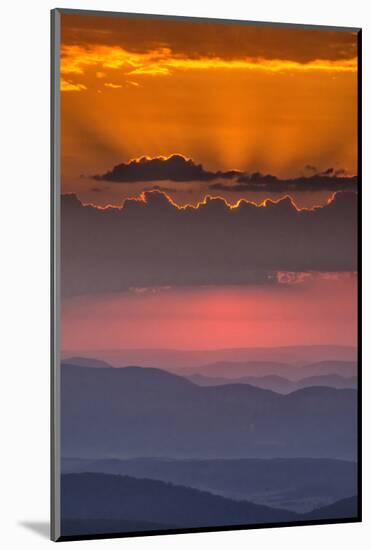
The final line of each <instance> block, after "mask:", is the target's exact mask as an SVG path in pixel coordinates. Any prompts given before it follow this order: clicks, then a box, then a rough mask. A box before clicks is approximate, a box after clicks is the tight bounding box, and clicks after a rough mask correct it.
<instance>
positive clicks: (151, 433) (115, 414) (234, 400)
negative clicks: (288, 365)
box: [61, 365, 357, 459]
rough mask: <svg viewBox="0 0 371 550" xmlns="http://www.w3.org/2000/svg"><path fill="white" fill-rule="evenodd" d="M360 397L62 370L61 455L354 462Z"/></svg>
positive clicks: (138, 371)
mask: <svg viewBox="0 0 371 550" xmlns="http://www.w3.org/2000/svg"><path fill="white" fill-rule="evenodd" d="M356 395H357V394H356V391H355V390H351V389H344V390H336V389H332V388H328V387H311V388H304V389H301V390H298V391H295V392H293V393H290V394H288V395H281V394H278V393H275V392H273V391H269V390H264V389H261V388H257V387H254V386H251V385H248V384H239V385H238V384H229V385H223V386H215V387H201V386H197V385H195V384H193V383H192V382H191V381H189V380H187V379H185V378H182V377H180V376H177V375H174V374H171V373H169V372H166V371H163V370H160V369H151V368H140V367H127V368H120V369H117V368H112V369H110V368H87V367H78V366H67V365H65V366H63V367H62V374H61V407H62V421H61V429H62V430H61V431H62V453H63V455H64V456H82V457H87V458H105V457H107V455H108V456H115V455H116V456H117V455H118V456H125V457H135V456H151V457H156V456H157V457H161V456H172V457H183V458H186V457H189V458H197V457H199V458H238V457H241V458H242V457H244V458H246V457H260V458H264V457H266V458H271V457H313V458H315V457H318V458H324V457H326V458H345V459H354V458H355V454H356V435H357V426H356V411H357V397H356Z"/></svg>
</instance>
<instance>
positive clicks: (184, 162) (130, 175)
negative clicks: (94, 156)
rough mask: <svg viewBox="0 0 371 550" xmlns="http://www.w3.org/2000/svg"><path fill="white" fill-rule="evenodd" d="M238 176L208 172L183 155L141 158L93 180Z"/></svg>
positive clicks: (130, 180) (201, 178) (231, 173)
mask: <svg viewBox="0 0 371 550" xmlns="http://www.w3.org/2000/svg"><path fill="white" fill-rule="evenodd" d="M239 174H241V172H238V171H236V170H229V171H227V172H220V171H217V172H209V171H208V170H205V169H204V168H203V166H202V164H196V163H195V162H194V161H193V160H192V159H187V158H185V157H184V156H183V155H171V156H170V157H155V158H148V157H141V158H139V159H133V160H130V161H129V162H127V163H125V162H123V163H122V164H117V165H116V166H114V167H113V168H112V170H110V171H108V172H106V173H105V174H100V175H99V174H98V175H95V176H93V179H95V180H98V181H102V180H103V181H111V182H117V183H124V182H125V183H134V182H139V181H161V180H172V181H178V182H186V181H211V180H213V179H216V178H223V179H225V178H233V177H236V176H237V175H239Z"/></svg>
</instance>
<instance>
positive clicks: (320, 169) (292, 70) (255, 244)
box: [60, 15, 358, 351]
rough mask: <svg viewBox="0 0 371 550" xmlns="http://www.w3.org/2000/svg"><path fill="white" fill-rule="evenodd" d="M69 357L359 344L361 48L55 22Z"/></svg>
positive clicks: (273, 32) (175, 26) (275, 35)
mask: <svg viewBox="0 0 371 550" xmlns="http://www.w3.org/2000/svg"><path fill="white" fill-rule="evenodd" d="M60 77H61V186H62V194H63V195H64V197H63V201H62V296H63V310H62V347H63V348H64V349H66V350H74V351H77V350H79V349H92V350H93V349H113V348H120V347H123V348H131V347H132V348H138V347H139V348H140V347H143V348H146V347H148V348H149V347H171V348H174V347H180V348H182V349H203V348H208V349H211V348H213V347H214V348H217V347H244V346H254V345H257V346H264V345H267V346H268V345H275V346H276V345H291V344H292V345H297V344H311V343H312V344H319V343H320V344H326V343H327V344H332V343H333V344H336V343H338V344H345V343H346V344H355V342H356V332H357V330H356V316H357V304H356V290H357V277H356V266H357V262H356V244H357V241H356V227H357V219H356V192H357V185H358V181H357V36H356V34H355V33H353V32H350V31H348V32H339V31H328V30H326V31H324V30H307V29H304V28H278V27H259V26H246V25H230V24H225V23H220V22H205V21H204V22H199V21H198V22H193V21H192V22H190V21H184V20H166V19H157V20H151V19H142V18H135V17H134V18H127V17H118V18H112V17H109V16H100V17H97V16H92V15H89V16H87V15H84V16H81V15H62V32H61V67H60Z"/></svg>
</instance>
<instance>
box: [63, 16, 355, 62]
mask: <svg viewBox="0 0 371 550" xmlns="http://www.w3.org/2000/svg"><path fill="white" fill-rule="evenodd" d="M62 21H63V24H62V44H77V45H80V46H81V45H89V44H104V45H110V46H120V47H122V48H124V49H129V50H131V51H137V52H146V51H148V50H154V49H158V48H164V47H165V48H170V49H171V50H172V51H173V52H174V53H175V54H178V55H184V56H187V57H191V58H197V57H202V56H208V57H221V58H224V59H236V58H238V59H241V58H244V57H249V58H251V57H255V58H257V57H258V58H264V59H285V60H286V59H290V60H295V61H298V62H302V63H306V62H309V61H314V60H317V59H329V60H337V59H350V58H353V57H356V55H357V46H356V36H355V34H354V33H353V32H350V31H348V32H341V31H337V30H319V29H317V30H313V29H308V28H305V27H302V28H293V27H281V28H280V27H275V26H273V25H265V26H260V25H259V24H257V25H252V24H250V25H243V24H241V25H238V24H236V23H233V24H231V23H229V24H228V23H227V24H226V23H223V22H222V21H218V20H216V21H205V20H202V19H201V20H199V21H196V22H195V21H190V20H187V19H173V20H166V19H164V18H162V19H155V18H153V17H151V16H148V17H146V18H143V17H140V18H137V17H135V16H132V17H126V18H125V17H103V16H89V17H87V16H85V15H83V16H79V15H63V16H62Z"/></svg>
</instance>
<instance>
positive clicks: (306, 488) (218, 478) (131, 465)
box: [62, 458, 357, 512]
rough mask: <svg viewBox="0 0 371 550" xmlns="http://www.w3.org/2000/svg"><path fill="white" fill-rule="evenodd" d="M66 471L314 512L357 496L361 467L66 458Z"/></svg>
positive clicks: (292, 461)
mask: <svg viewBox="0 0 371 550" xmlns="http://www.w3.org/2000/svg"><path fill="white" fill-rule="evenodd" d="M62 472H63V473H81V472H94V473H106V474H120V475H127V476H131V477H136V478H142V479H146V478H147V479H157V480H160V481H164V482H170V483H174V484H175V485H183V486H187V487H193V488H194V489H200V490H204V491H208V492H210V493H213V494H218V495H221V496H224V497H226V498H232V499H237V500H249V501H251V502H255V503H256V504H264V505H267V506H272V507H277V508H283V509H287V510H292V511H295V512H309V511H311V510H313V509H314V508H318V507H320V506H323V505H325V504H330V503H333V502H335V501H337V500H340V499H342V498H344V497H349V496H351V495H354V494H356V492H357V464H356V463H354V462H347V461H342V460H333V459H310V458H289V459H285V458H280V459H237V460H233V459H232V460H223V459H219V460H195V459H193V460H192V459H186V460H172V459H169V458H163V459H161V458H157V459H156V458H153V459H151V458H134V459H128V460H119V459H115V458H112V459H102V460H88V459H85V460H84V459H73V458H69V459H66V458H65V459H62Z"/></svg>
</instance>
